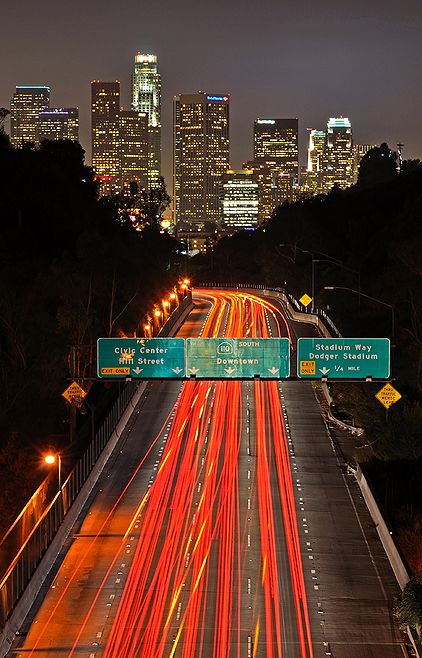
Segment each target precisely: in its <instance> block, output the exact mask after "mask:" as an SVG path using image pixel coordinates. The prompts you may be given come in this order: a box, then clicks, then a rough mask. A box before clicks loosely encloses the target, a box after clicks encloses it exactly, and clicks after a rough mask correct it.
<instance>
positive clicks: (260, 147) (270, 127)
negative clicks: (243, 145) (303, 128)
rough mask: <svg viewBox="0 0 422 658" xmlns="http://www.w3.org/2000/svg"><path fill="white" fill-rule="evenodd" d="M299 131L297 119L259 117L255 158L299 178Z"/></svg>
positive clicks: (256, 128) (255, 141) (255, 129)
mask: <svg viewBox="0 0 422 658" xmlns="http://www.w3.org/2000/svg"><path fill="white" fill-rule="evenodd" d="M298 131H299V122H298V120H297V119H257V120H256V121H255V123H254V160H255V161H257V162H266V163H267V164H268V165H269V166H272V165H274V168H277V169H278V170H279V171H282V172H283V173H285V174H291V175H292V176H294V177H295V178H296V179H297V178H298V171H299V146H298Z"/></svg>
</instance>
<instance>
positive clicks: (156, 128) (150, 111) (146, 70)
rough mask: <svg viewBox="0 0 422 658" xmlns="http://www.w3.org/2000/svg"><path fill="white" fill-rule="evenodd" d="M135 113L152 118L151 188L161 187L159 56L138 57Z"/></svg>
mask: <svg viewBox="0 0 422 658" xmlns="http://www.w3.org/2000/svg"><path fill="white" fill-rule="evenodd" d="M132 109H133V110H134V111H135V112H138V113H139V112H140V113H143V114H146V115H147V117H148V160H149V165H148V181H149V187H150V188H151V187H157V185H159V183H160V176H161V76H160V74H159V73H158V68H157V55H150V54H147V55H144V54H142V53H137V55H135V69H134V72H133V75H132Z"/></svg>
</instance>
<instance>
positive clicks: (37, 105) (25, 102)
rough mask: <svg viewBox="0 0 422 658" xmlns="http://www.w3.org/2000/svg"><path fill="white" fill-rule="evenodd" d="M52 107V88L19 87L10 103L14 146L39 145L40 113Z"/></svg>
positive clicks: (11, 133)
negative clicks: (38, 125)
mask: <svg viewBox="0 0 422 658" xmlns="http://www.w3.org/2000/svg"><path fill="white" fill-rule="evenodd" d="M49 107H50V87H47V86H44V85H34V86H32V85H19V86H17V87H16V91H15V93H14V94H13V98H12V100H11V102H10V141H11V143H12V145H13V146H17V147H22V146H23V145H24V144H25V143H28V142H31V143H33V144H36V143H37V136H36V130H37V123H38V115H39V113H40V112H43V111H45V110H47V109H48V108H49Z"/></svg>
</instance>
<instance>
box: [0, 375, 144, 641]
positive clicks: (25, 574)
mask: <svg viewBox="0 0 422 658" xmlns="http://www.w3.org/2000/svg"><path fill="white" fill-rule="evenodd" d="M137 386H138V383H137V382H127V384H126V386H125V387H124V389H123V391H122V392H121V394H120V396H119V397H118V398H117V400H116V401H115V402H114V405H113V406H112V408H111V410H110V413H109V414H108V416H107V418H106V419H105V420H104V422H103V424H102V425H101V427H100V428H99V430H98V432H97V433H96V435H95V437H94V440H93V441H92V442H91V443H90V445H89V446H88V448H87V450H86V451H85V452H84V454H83V455H82V457H81V458H80V459H79V461H78V462H77V464H76V466H75V468H74V469H73V470H72V472H71V473H70V475H69V477H68V478H67V480H66V481H65V482H64V483H63V486H62V489H61V490H60V491H58V492H57V494H56V496H55V497H54V498H53V500H52V501H51V503H50V505H49V506H48V507H47V509H46V510H45V511H44V513H43V514H42V516H41V518H40V519H39V521H38V523H37V524H36V525H35V526H34V528H33V529H32V531H31V532H30V534H29V535H28V537H27V539H26V541H25V542H24V544H23V545H22V547H21V548H20V550H19V552H18V554H17V555H16V557H15V558H14V560H13V562H12V563H11V564H10V566H9V568H8V569H7V571H6V573H5V575H4V577H3V579H2V581H1V583H0V628H2V627H3V625H4V623H5V622H6V620H7V618H8V617H9V615H10V613H11V612H12V610H13V608H14V607H15V605H16V602H17V601H18V599H19V597H20V596H21V594H22V592H23V591H24V589H25V587H26V586H27V584H28V583H29V580H30V579H31V576H32V575H33V573H34V571H35V569H36V567H37V566H38V564H39V562H40V561H41V559H42V557H43V555H44V553H45V552H46V550H47V548H48V546H49V545H50V543H51V541H52V539H53V537H54V536H55V534H56V532H57V530H58V529H59V527H60V525H61V523H62V522H63V519H64V518H65V516H66V514H67V512H68V511H69V509H70V507H71V505H72V503H73V502H74V500H75V498H76V496H77V495H78V493H79V491H80V490H81V488H82V486H83V484H84V482H85V481H86V479H87V477H88V475H89V474H90V472H91V470H92V467H93V466H94V464H95V462H96V461H97V459H98V457H99V455H100V454H101V452H102V451H103V449H104V447H105V445H106V443H107V441H108V440H109V438H110V436H111V434H112V433H113V431H114V429H115V427H116V425H117V423H118V421H119V418H120V416H121V415H122V413H123V412H124V410H125V409H126V407H127V405H128V404H129V402H130V400H131V398H132V396H133V394H134V392H135V390H136V388H137Z"/></svg>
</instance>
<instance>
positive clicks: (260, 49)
mask: <svg viewBox="0 0 422 658" xmlns="http://www.w3.org/2000/svg"><path fill="white" fill-rule="evenodd" d="M23 4H24V5H25V6H26V9H27V10H26V11H25V7H22V6H21V5H20V6H19V8H18V7H15V6H9V7H7V8H6V9H5V13H4V16H5V23H4V24H5V25H7V26H8V30H7V34H4V35H2V40H1V45H0V56H1V57H2V62H8V63H9V64H8V65H6V66H4V67H3V68H4V70H3V75H2V84H1V88H0V105H2V106H5V107H8V106H9V102H10V98H11V96H12V94H13V91H14V88H15V86H16V85H20V84H45V85H48V86H51V87H52V89H54V98H55V100H54V104H55V106H56V107H79V108H80V135H81V143H82V145H83V147H84V148H85V150H86V151H87V156H88V159H89V158H90V153H89V151H90V149H89V141H90V140H89V132H90V131H89V124H90V116H89V114H90V113H89V106H90V103H89V94H90V88H89V83H90V81H91V80H92V79H100V80H115V79H118V80H120V82H121V87H122V105H123V106H124V108H125V109H126V110H129V109H131V108H130V104H131V98H130V73H131V68H132V62H133V56H134V54H135V53H136V52H138V51H141V52H154V53H157V54H158V57H159V62H160V72H161V74H162V88H163V99H162V109H163V112H162V124H163V173H164V175H165V178H166V183H167V186H168V187H169V188H170V187H171V159H172V148H171V142H172V135H171V133H172V120H171V115H172V98H173V96H174V95H176V94H178V93H195V92H197V91H198V90H200V89H208V90H211V91H212V90H213V89H214V90H217V91H218V90H219V89H224V90H226V91H227V92H228V93H230V96H231V112H232V121H231V124H232V131H231V147H232V152H231V165H232V166H233V167H234V168H239V167H240V166H241V164H242V162H243V161H244V160H248V159H251V157H252V148H253V143H252V131H251V125H252V124H253V122H254V120H255V119H256V118H258V117H260V116H297V117H298V118H299V122H300V161H301V164H304V163H305V162H306V141H307V134H306V128H319V129H323V128H324V126H325V124H326V121H327V117H329V116H341V115H343V116H348V117H349V118H350V120H351V122H352V124H353V126H354V132H355V141H356V142H357V143H380V142H381V141H384V140H385V141H387V142H388V143H389V145H390V146H391V147H392V148H395V147H396V143H397V142H402V143H404V157H405V158H412V157H420V156H421V154H422V135H421V131H420V129H419V126H420V119H419V117H420V115H421V105H422V99H421V98H420V92H419V91H418V89H416V88H415V83H414V81H415V80H416V79H417V65H418V61H420V55H421V54H422V52H421V51H422V46H421V44H420V43H419V38H418V29H417V28H418V26H420V25H421V24H422V8H421V6H420V5H418V4H416V2H413V1H412V2H405V3H402V5H401V6H400V8H399V7H397V6H396V5H393V3H392V2H391V3H390V2H387V3H383V4H382V5H381V3H380V2H377V3H375V4H374V3H372V5H371V6H367V5H366V4H365V3H363V2H361V1H360V0H358V2H357V3H355V4H354V6H353V8H352V7H341V6H338V5H337V4H334V2H331V0H330V1H327V2H325V3H324V5H323V6H319V7H309V8H306V11H305V8H303V7H295V6H293V4H292V3H285V4H284V5H283V6H281V5H277V6H276V5H274V4H273V3H271V2H265V1H264V2H263V3H261V5H260V6H259V8H258V7H255V6H254V5H253V4H252V3H246V4H242V11H240V7H239V5H236V4H232V5H231V6H230V7H224V14H222V12H223V6H224V5H223V3H222V2H217V3H215V4H214V5H213V7H214V9H213V12H212V13H209V15H207V30H206V31H203V33H202V32H201V30H199V31H198V32H199V33H197V32H195V33H193V32H191V29H190V27H189V25H191V24H192V21H191V20H188V19H192V18H193V17H195V16H196V15H198V16H199V17H201V16H205V13H206V9H205V7H196V9H194V5H193V3H191V2H190V1H187V0H184V1H183V0H182V2H181V3H179V4H178V6H177V9H176V7H174V5H172V4H171V3H166V2H164V5H161V6H160V7H154V6H150V5H149V6H145V7H142V9H141V8H139V7H137V6H136V5H135V4H134V3H132V2H131V0H129V2H128V7H127V8H128V9H130V10H131V11H129V12H128V15H130V21H129V20H126V19H125V18H124V17H123V18H122V19H121V20H119V21H116V20H115V17H114V15H112V14H113V12H112V7H111V5H110V6H108V5H107V3H105V4H104V3H102V5H101V13H100V14H99V13H98V7H96V3H93V5H92V6H90V7H85V5H83V4H82V3H81V2H80V0H76V2H75V3H74V4H73V5H72V10H69V12H63V13H60V15H58V14H57V12H54V11H53V4H52V3H51V1H50V0H47V1H46V2H45V3H44V7H43V11H42V12H39V11H37V10H36V8H35V7H33V6H32V5H31V4H30V3H29V2H25V1H24V3H23ZM49 8H50V10H49ZM220 10H221V11H220ZM381 10H382V14H380V12H381ZM81 15H83V17H84V20H83V21H82V22H81V21H80V16H81ZM222 15H224V21H221V20H220V17H221V16H222ZM163 16H164V18H163ZM46 17H48V18H47V19H46ZM141 17H142V21H141V20H138V18H139V19H141ZM139 25H141V26H142V27H141V28H139ZM4 32H6V30H4ZM99 32H101V35H102V39H101V41H100V40H97V39H93V35H95V34H97V33H99ZM75 34H77V35H78V38H77V41H76V40H75ZM9 35H10V36H9ZM94 44H95V45H94ZM102 44H104V45H102ZM18 52H19V57H17V56H16V54H17V53H18ZM54 52H55V53H56V54H55V56H54V57H52V53H54Z"/></svg>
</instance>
